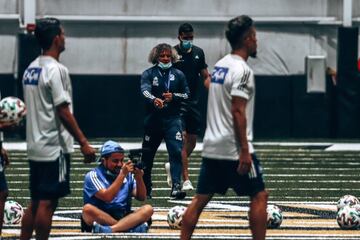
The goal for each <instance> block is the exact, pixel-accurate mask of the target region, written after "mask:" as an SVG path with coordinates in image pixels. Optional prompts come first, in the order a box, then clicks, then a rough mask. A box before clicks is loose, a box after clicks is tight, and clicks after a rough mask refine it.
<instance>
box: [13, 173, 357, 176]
mask: <svg viewBox="0 0 360 240" xmlns="http://www.w3.org/2000/svg"><path fill="white" fill-rule="evenodd" d="M264 175H265V176H267V177H359V174H336V173H332V174H305V173H299V174H264ZM8 176H10V177H14V176H18V177H28V176H29V174H14V175H7V177H8ZM152 176H164V174H152ZM189 176H191V177H197V176H198V174H189Z"/></svg>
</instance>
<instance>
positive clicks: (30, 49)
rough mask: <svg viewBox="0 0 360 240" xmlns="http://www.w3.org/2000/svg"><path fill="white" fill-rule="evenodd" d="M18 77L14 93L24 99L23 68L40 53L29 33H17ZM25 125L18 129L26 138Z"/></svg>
mask: <svg viewBox="0 0 360 240" xmlns="http://www.w3.org/2000/svg"><path fill="white" fill-rule="evenodd" d="M17 37H18V65H17V66H18V69H17V72H18V78H17V79H15V86H16V87H15V93H14V95H15V96H17V97H19V98H21V99H24V96H23V88H22V77H23V74H24V71H25V69H26V68H27V67H28V66H29V64H30V63H31V62H32V61H33V60H34V59H35V58H36V57H37V56H39V54H40V53H41V49H40V47H39V44H38V42H37V40H36V38H35V36H34V35H33V34H31V33H19V34H18V36H17ZM25 131H26V129H25V125H24V126H21V127H20V128H19V130H18V132H19V135H20V137H21V138H22V139H25V138H26V136H25V135H26V134H25Z"/></svg>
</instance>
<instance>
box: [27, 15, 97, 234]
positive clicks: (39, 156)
mask: <svg viewBox="0 0 360 240" xmlns="http://www.w3.org/2000/svg"><path fill="white" fill-rule="evenodd" d="M35 36H36V38H37V40H38V42H39V45H40V47H41V48H42V55H40V56H39V57H38V58H36V59H35V60H34V61H33V62H32V63H31V64H30V65H29V67H28V68H27V69H26V70H25V72H24V76H23V88H24V97H25V104H26V107H27V110H28V113H27V121H26V141H27V156H28V159H29V166H30V195H31V202H30V204H29V206H28V207H27V209H26V211H25V215H24V217H23V220H22V225H21V235H20V239H30V238H31V236H32V232H33V230H35V231H36V239H48V237H49V234H50V229H51V223H52V216H53V214H54V211H55V209H56V207H57V204H58V200H59V198H61V197H64V196H66V195H67V194H69V193H70V179H69V178H70V153H72V152H73V137H75V139H76V140H77V141H78V142H79V144H80V150H81V152H82V153H83V155H84V157H85V158H84V162H85V163H90V162H92V161H94V160H95V150H94V149H93V148H92V147H91V146H90V145H89V143H88V141H87V139H86V137H85V136H84V134H83V133H82V131H81V130H80V128H79V126H78V124H77V121H76V119H75V118H74V116H73V114H72V111H73V106H72V87H71V81H70V76H69V72H68V69H67V68H66V67H65V66H64V65H62V64H61V63H59V57H60V54H61V53H62V52H63V51H64V50H65V36H64V30H63V28H62V26H61V24H60V21H59V20H58V19H55V18H43V19H40V20H38V22H37V24H36V28H35Z"/></svg>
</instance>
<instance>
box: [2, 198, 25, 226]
mask: <svg viewBox="0 0 360 240" xmlns="http://www.w3.org/2000/svg"><path fill="white" fill-rule="evenodd" d="M23 216H24V209H23V207H22V206H21V205H20V204H19V203H18V202H16V201H12V200H10V201H6V202H5V207H4V219H3V223H4V224H19V223H20V222H21V219H22V217H23Z"/></svg>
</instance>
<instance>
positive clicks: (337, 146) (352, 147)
mask: <svg viewBox="0 0 360 240" xmlns="http://www.w3.org/2000/svg"><path fill="white" fill-rule="evenodd" d="M253 143H254V145H255V146H328V145H330V147H328V148H327V149H326V151H360V144H358V143H336V142H253ZM120 145H121V146H122V147H123V148H125V149H134V148H141V145H142V144H141V142H133V143H130V142H120ZM92 146H93V147H94V148H97V149H99V148H100V147H101V145H100V144H92ZM4 147H5V148H6V149H8V150H26V143H25V142H4ZM74 147H75V148H79V145H74ZM202 149H203V143H202V142H198V143H197V144H196V147H195V149H194V150H195V151H202ZM159 150H161V151H166V145H165V143H161V144H160V147H159Z"/></svg>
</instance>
